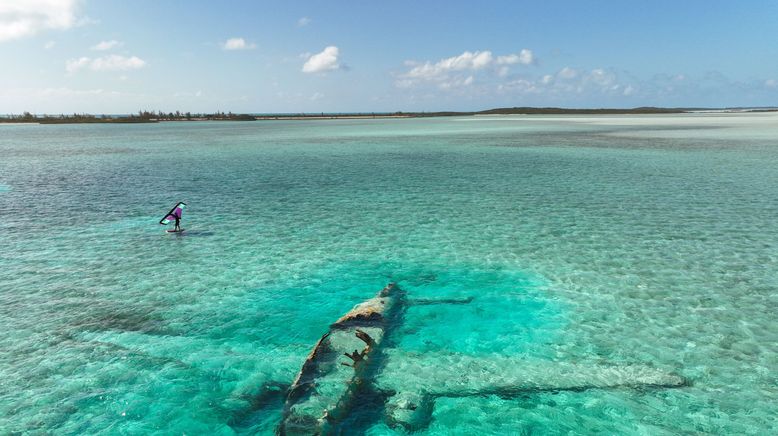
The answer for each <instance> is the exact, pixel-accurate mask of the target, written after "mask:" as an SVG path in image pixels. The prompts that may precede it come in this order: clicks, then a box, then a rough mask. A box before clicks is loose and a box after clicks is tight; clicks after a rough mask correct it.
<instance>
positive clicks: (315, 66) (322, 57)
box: [302, 45, 340, 73]
mask: <svg viewBox="0 0 778 436" xmlns="http://www.w3.org/2000/svg"><path fill="white" fill-rule="evenodd" d="M339 55H340V50H338V48H337V47H335V46H334V45H331V46H329V47H326V48H325V49H324V50H323V51H322V52H321V53H316V54H314V55H311V56H309V57H308V60H307V61H305V64H304V65H303V69H302V71H303V73H321V72H324V71H333V70H337V69H339V68H340V64H339V63H338V56H339Z"/></svg>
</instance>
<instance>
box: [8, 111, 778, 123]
mask: <svg viewBox="0 0 778 436" xmlns="http://www.w3.org/2000/svg"><path fill="white" fill-rule="evenodd" d="M704 111H722V112H774V111H778V109H776V108H731V109H704V108H661V107H638V108H632V109H607V108H603V109H568V108H558V107H540V108H539V107H510V108H496V109H488V110H484V111H476V112H456V111H443V112H354V113H326V112H321V113H286V114H262V115H256V114H234V113H232V112H226V113H225V112H214V113H211V114H205V113H191V112H181V111H175V112H167V113H165V112H162V111H157V112H155V111H146V110H142V111H138V113H136V114H129V115H92V114H77V113H74V114H73V115H64V114H61V115H50V114H45V115H37V114H32V113H30V112H24V113H22V114H21V115H15V114H9V115H5V116H0V123H38V124H82V123H109V124H110V123H158V122H162V121H256V120H315V119H363V118H423V117H451V116H473V115H648V114H680V113H687V112H704Z"/></svg>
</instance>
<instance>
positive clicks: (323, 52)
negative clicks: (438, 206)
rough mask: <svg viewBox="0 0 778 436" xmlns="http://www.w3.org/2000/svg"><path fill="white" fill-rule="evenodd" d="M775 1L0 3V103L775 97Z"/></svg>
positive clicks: (298, 105) (454, 104)
mask: <svg viewBox="0 0 778 436" xmlns="http://www.w3.org/2000/svg"><path fill="white" fill-rule="evenodd" d="M776 41H778V2H775V1H767V0H765V1H757V0H754V1H748V0H745V1H729V2H724V1H697V0H685V1H605V0H600V1H597V0H593V1H548V2H529V1H527V2H520V1H483V2H480V1H479V2H473V1H467V2H466V1H425V2H422V1H393V2H377V1H353V2H346V1H342V2H335V1H332V2H324V1H315V2H303V1H300V2H281V1H278V2H259V1H245V2H243V1H230V2H219V3H216V2H199V1H183V0H177V1H172V0H171V1H141V0H135V1H132V2H120V1H99V2H98V1H95V0H1V1H0V66H1V68H0V113H9V112H16V113H18V112H21V111H25V110H28V111H31V112H36V113H60V112H90V113H127V112H135V111H137V110H138V109H142V108H143V109H154V110H164V111H174V110H182V111H193V112H200V111H204V112H212V111H216V110H222V111H233V112H322V111H324V112H347V111H397V110H402V111H435V110H481V109H488V108H493V107H505V106H563V107H636V106H649V105H650V106H684V107H692V106H695V107H722V106H774V105H778V44H777V43H776Z"/></svg>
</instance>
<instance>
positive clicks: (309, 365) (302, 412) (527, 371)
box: [277, 284, 688, 435]
mask: <svg viewBox="0 0 778 436" xmlns="http://www.w3.org/2000/svg"><path fill="white" fill-rule="evenodd" d="M472 300H473V299H472V298H468V299H454V300H450V299H449V300H417V301H413V300H409V299H408V298H407V295H406V294H405V292H404V291H403V290H402V289H400V287H399V286H397V285H396V284H389V285H388V286H386V287H385V288H384V289H382V290H381V291H380V292H379V293H378V294H377V295H376V296H375V297H373V298H371V299H369V300H367V301H364V302H363V303H360V304H358V305H356V306H355V307H354V308H353V309H351V310H350V311H348V312H347V313H346V314H345V315H343V316H342V317H341V318H340V319H338V320H337V321H336V322H335V323H334V324H332V325H331V326H330V329H329V331H328V332H327V333H325V334H324V335H323V336H322V337H321V339H319V341H318V342H317V343H316V345H315V346H314V348H313V350H312V351H311V353H310V354H309V355H308V357H307V358H306V360H305V362H304V364H303V366H302V369H301V370H300V372H299V373H298V374H297V377H296V378H295V380H294V381H293V382H292V385H291V387H290V388H289V390H288V392H287V394H286V400H285V404H284V411H283V418H282V420H281V423H280V424H279V425H278V428H277V433H278V434H280V435H311V434H321V435H326V434H339V433H344V432H349V431H351V430H354V429H353V428H352V426H353V425H355V423H356V422H357V421H359V419H358V416H359V415H360V414H363V415H364V414H367V415H371V416H372V415H375V414H376V410H375V409H379V410H378V412H379V413H380V412H381V411H382V412H383V419H384V420H385V422H386V423H387V424H388V425H390V426H392V427H401V428H404V429H405V430H407V431H415V430H420V429H423V428H425V427H427V426H428V425H429V423H430V422H431V420H432V411H433V407H434V403H435V399H436V398H440V397H463V396H472V395H489V394H497V395H501V396H511V395H513V396H515V395H523V394H527V393H532V392H543V391H551V392H553V391H563V390H574V391H580V390H585V389H604V388H641V387H654V388H676V387H681V386H686V385H688V381H687V380H686V379H684V378H683V377H681V376H679V375H676V374H672V373H669V372H665V371H662V370H659V369H656V368H652V367H649V366H645V365H583V364H573V363H562V362H549V361H534V362H533V361H528V360H527V359H520V358H515V357H494V356H492V357H489V358H476V357H473V356H466V355H458V354H455V353H436V355H435V356H430V355H429V354H425V355H424V356H419V355H414V354H411V353H405V352H403V351H402V350H399V349H397V348H395V347H394V346H393V342H394V341H393V339H392V333H393V332H394V330H395V329H396V327H397V326H398V325H400V324H401V322H402V319H403V316H404V312H405V310H406V308H407V307H408V306H409V305H412V304H469V303H470V302H471V301H472ZM431 358H432V359H435V360H438V361H439V362H440V365H435V367H434V368H430V365H429V362H430V359H431ZM366 409H371V410H366ZM355 416H357V417H356V418H355Z"/></svg>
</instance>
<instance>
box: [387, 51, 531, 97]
mask: <svg viewBox="0 0 778 436" xmlns="http://www.w3.org/2000/svg"><path fill="white" fill-rule="evenodd" d="M534 62H535V56H534V54H533V53H532V51H531V50H529V49H523V50H521V51H520V52H519V53H512V54H507V55H500V56H496V57H495V56H494V55H493V54H492V52H491V51H490V50H483V51H472V52H471V51H465V52H463V53H462V54H460V55H457V56H452V57H449V58H443V59H440V60H439V61H437V62H431V61H426V62H414V61H406V62H405V65H406V66H408V67H410V69H409V70H408V71H406V72H405V73H402V74H400V75H399V80H398V81H397V82H395V84H396V85H397V86H399V87H410V86H413V85H415V84H419V83H423V82H434V83H437V85H438V86H439V87H440V88H442V89H450V88H453V87H456V86H468V85H471V84H472V83H473V82H474V80H475V77H474V75H473V74H474V73H478V72H481V71H488V72H490V73H491V74H493V75H497V76H499V77H505V76H507V75H508V73H509V72H510V68H509V65H516V64H521V65H530V64H532V63H534Z"/></svg>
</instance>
